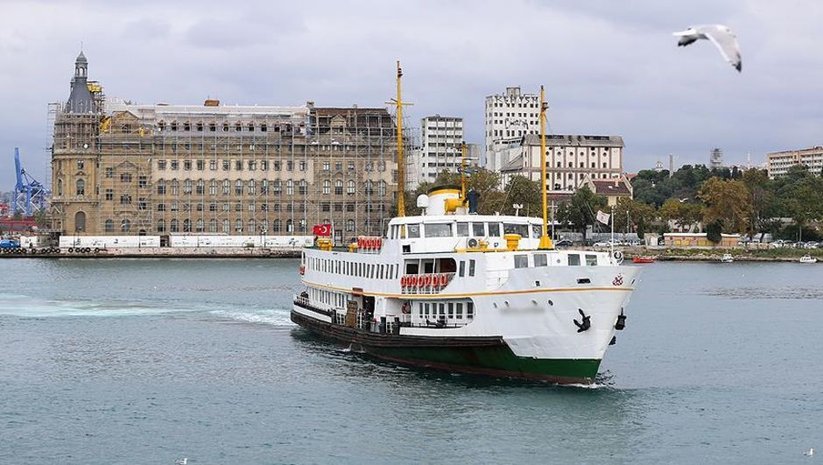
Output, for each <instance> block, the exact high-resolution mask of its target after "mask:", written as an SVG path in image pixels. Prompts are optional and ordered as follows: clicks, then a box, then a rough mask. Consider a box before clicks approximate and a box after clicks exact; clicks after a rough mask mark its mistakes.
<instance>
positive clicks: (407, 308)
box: [401, 302, 411, 315]
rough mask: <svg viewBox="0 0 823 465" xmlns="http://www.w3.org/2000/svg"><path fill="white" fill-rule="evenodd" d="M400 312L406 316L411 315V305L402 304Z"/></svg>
mask: <svg viewBox="0 0 823 465" xmlns="http://www.w3.org/2000/svg"><path fill="white" fill-rule="evenodd" d="M401 311H402V312H403V313H404V314H406V315H408V314H409V313H411V305H409V303H408V302H403V307H401Z"/></svg>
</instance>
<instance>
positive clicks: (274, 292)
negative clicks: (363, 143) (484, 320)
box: [0, 259, 823, 465]
mask: <svg viewBox="0 0 823 465" xmlns="http://www.w3.org/2000/svg"><path fill="white" fill-rule="evenodd" d="M643 266H644V273H643V274H642V275H641V279H640V280H639V283H638V289H637V291H636V292H635V294H634V297H633V300H632V302H631V304H630V307H629V308H628V315H629V318H628V321H627V328H626V330H625V331H623V332H621V333H619V334H618V341H617V345H615V346H613V347H611V348H610V350H609V352H608V353H607V356H606V360H605V361H604V363H603V365H602V366H601V376H600V380H599V383H598V385H597V386H595V387H594V388H582V387H559V386H552V385H545V384H536V383H521V382H513V381H507V380H497V379H485V378H477V377H469V376H459V375H448V374H440V373H430V372H424V371H418V370H412V369H407V368H402V367H398V366H395V365H392V364H387V363H380V362H374V361H372V360H369V359H367V358H364V357H362V356H360V355H357V354H354V353H350V352H347V351H345V350H342V349H341V348H339V347H337V346H335V345H331V344H329V343H326V342H323V341H321V340H318V339H316V338H314V337H312V336H311V335H309V334H308V333H306V332H304V331H303V330H301V329H299V328H297V327H296V326H294V325H293V324H292V323H291V322H290V321H289V316H288V314H289V308H290V299H291V294H292V293H293V292H295V291H297V290H299V285H298V280H297V277H296V269H297V262H296V261H294V260H261V259H257V260H88V259H79V260H78V259H75V260H71V259H60V260H48V259H3V260H0V276H2V277H3V279H2V281H0V464H30V463H38V464H40V463H42V464H57V463H60V464H63V463H66V464H129V465H133V464H174V463H175V460H178V459H182V458H184V457H186V458H188V463H189V464H192V465H195V464H280V463H296V464H304V463H307V464H308V463H334V464H338V463H343V464H362V463H377V464H379V463H391V464H395V463H396V464H413V463H460V464H462V463H495V464H500V463H517V464H522V463H592V464H600V463H632V464H635V463H644V464H645V463H648V464H651V463H654V464H658V463H684V464H685V463H700V462H704V463H812V462H814V461H819V460H820V457H819V454H816V455H815V456H814V457H807V456H804V455H803V453H804V452H805V451H808V450H809V449H810V448H815V449H816V450H819V453H823V362H821V357H823V265H802V264H787V263H780V264H777V263H776V264H746V263H733V264H719V263H655V264H652V265H643Z"/></svg>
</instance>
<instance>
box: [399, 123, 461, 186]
mask: <svg viewBox="0 0 823 465" xmlns="http://www.w3.org/2000/svg"><path fill="white" fill-rule="evenodd" d="M420 134H421V138H420V150H419V151H418V152H417V153H416V154H415V155H416V156H415V157H414V165H415V166H414V170H413V172H414V173H416V175H417V178H416V179H414V180H410V184H411V185H410V186H409V187H414V186H417V185H419V184H420V183H422V182H432V181H434V179H435V178H436V177H437V175H438V173H440V172H441V171H444V170H446V171H454V172H456V171H457V169H458V167H460V162H461V157H462V144H463V118H457V117H452V116H440V115H434V116H427V117H425V118H423V119H421V120H420ZM409 171H410V172H412V170H409Z"/></svg>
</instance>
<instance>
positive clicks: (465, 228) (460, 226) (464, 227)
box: [457, 223, 469, 237]
mask: <svg viewBox="0 0 823 465" xmlns="http://www.w3.org/2000/svg"><path fill="white" fill-rule="evenodd" d="M457 237H469V223H457Z"/></svg>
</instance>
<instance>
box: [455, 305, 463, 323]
mask: <svg viewBox="0 0 823 465" xmlns="http://www.w3.org/2000/svg"><path fill="white" fill-rule="evenodd" d="M455 307H456V312H457V314H456V315H455V316H456V317H457V319H458V320H462V319H463V302H457V303H456V304H455Z"/></svg>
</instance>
